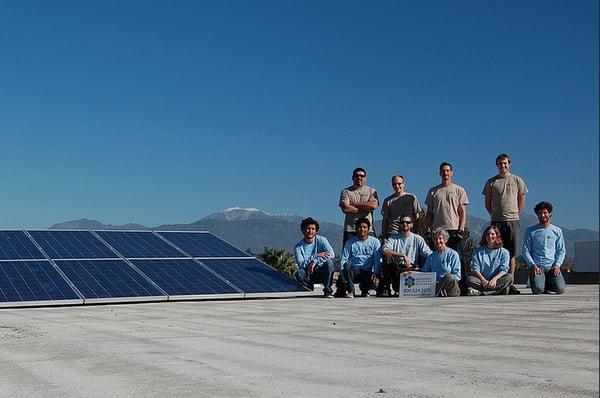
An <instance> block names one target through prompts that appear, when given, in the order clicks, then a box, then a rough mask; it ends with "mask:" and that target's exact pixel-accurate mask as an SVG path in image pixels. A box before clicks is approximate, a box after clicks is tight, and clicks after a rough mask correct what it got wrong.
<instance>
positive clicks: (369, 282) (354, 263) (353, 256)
mask: <svg viewBox="0 0 600 398" xmlns="http://www.w3.org/2000/svg"><path fill="white" fill-rule="evenodd" d="M354 226H355V230H356V236H353V237H351V238H350V239H348V241H347V242H346V244H345V245H344V250H343V251H342V257H341V259H340V264H341V268H342V278H343V279H344V281H345V283H346V289H347V293H346V297H349V298H350V297H353V296H354V283H358V284H359V288H360V292H361V296H362V297H368V296H369V290H371V288H373V287H374V284H376V283H377V275H378V274H379V272H380V268H381V251H380V249H381V243H380V242H379V239H377V238H375V237H373V236H370V235H369V230H370V229H371V223H370V222H369V219H368V218H366V217H361V218H359V219H358V220H356V223H355V225H354Z"/></svg>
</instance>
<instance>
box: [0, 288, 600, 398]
mask: <svg viewBox="0 0 600 398" xmlns="http://www.w3.org/2000/svg"><path fill="white" fill-rule="evenodd" d="M522 290H523V291H524V292H525V288H524V287H523V289H522ZM598 359H599V356H598V285H570V286H568V287H567V293H566V294H565V295H562V296H556V295H541V296H534V295H531V294H522V295H519V296H503V297H502V296H496V297H492V296H488V297H457V298H436V299H399V298H375V297H370V298H355V299H343V298H338V299H333V300H331V299H324V298H316V297H301V298H289V299H260V300H228V301H188V302H163V303H144V304H122V305H97V306H73V307H54V308H18V309H1V310H0V365H1V366H0V369H1V371H0V396H2V397H4V396H27V397H42V396H43V397H81V396H87V397H108V396H110V397H142V396H143V397H154V396H169V397H180V396H196V397H198V396H211V397H226V396H230V397H265V396H277V397H281V396H286V397H308V396H314V397H324V396H329V397H338V396H343V397H379V398H384V397H459V396H460V397H479V398H481V397H511V398H514V397H553V396H554V397H598V393H599V389H598Z"/></svg>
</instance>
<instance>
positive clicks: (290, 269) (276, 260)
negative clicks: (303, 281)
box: [259, 246, 296, 276]
mask: <svg viewBox="0 0 600 398" xmlns="http://www.w3.org/2000/svg"><path fill="white" fill-rule="evenodd" d="M259 257H260V259H261V260H263V261H264V262H265V263H267V264H269V265H270V266H272V267H273V268H275V269H277V270H278V271H280V272H283V273H284V274H286V275H289V276H293V275H294V274H295V273H296V260H295V259H294V256H293V255H292V254H290V253H288V252H287V251H285V249H275V248H272V247H267V246H265V250H264V251H263V253H262V254H261V255H260V256H259Z"/></svg>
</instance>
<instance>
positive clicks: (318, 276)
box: [296, 259, 333, 294]
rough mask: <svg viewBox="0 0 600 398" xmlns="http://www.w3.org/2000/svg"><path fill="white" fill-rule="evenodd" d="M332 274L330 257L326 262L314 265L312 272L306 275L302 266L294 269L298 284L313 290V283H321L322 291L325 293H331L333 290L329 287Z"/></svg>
mask: <svg viewBox="0 0 600 398" xmlns="http://www.w3.org/2000/svg"><path fill="white" fill-rule="evenodd" d="M332 276H333V261H332V260H331V259H329V260H327V262H325V263H323V264H321V265H320V266H319V267H315V268H314V270H313V273H312V274H310V275H308V273H307V272H306V270H305V269H304V268H300V269H298V271H296V280H297V281H298V284H299V285H300V286H302V287H306V288H308V289H310V290H315V283H322V284H323V293H325V294H331V292H332V291H333V290H332V289H331V283H332Z"/></svg>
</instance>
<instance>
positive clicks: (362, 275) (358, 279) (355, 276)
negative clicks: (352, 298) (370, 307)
mask: <svg viewBox="0 0 600 398" xmlns="http://www.w3.org/2000/svg"><path fill="white" fill-rule="evenodd" d="M372 278H373V273H372V272H371V271H366V270H364V269H362V268H356V267H353V266H352V265H348V264H346V266H344V269H343V270H342V279H343V282H342V283H343V284H344V287H345V289H346V291H347V292H351V293H352V294H354V284H355V283H358V287H359V289H360V292H361V293H362V294H366V293H368V292H369V290H371V289H373V288H374V286H373V280H372Z"/></svg>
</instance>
